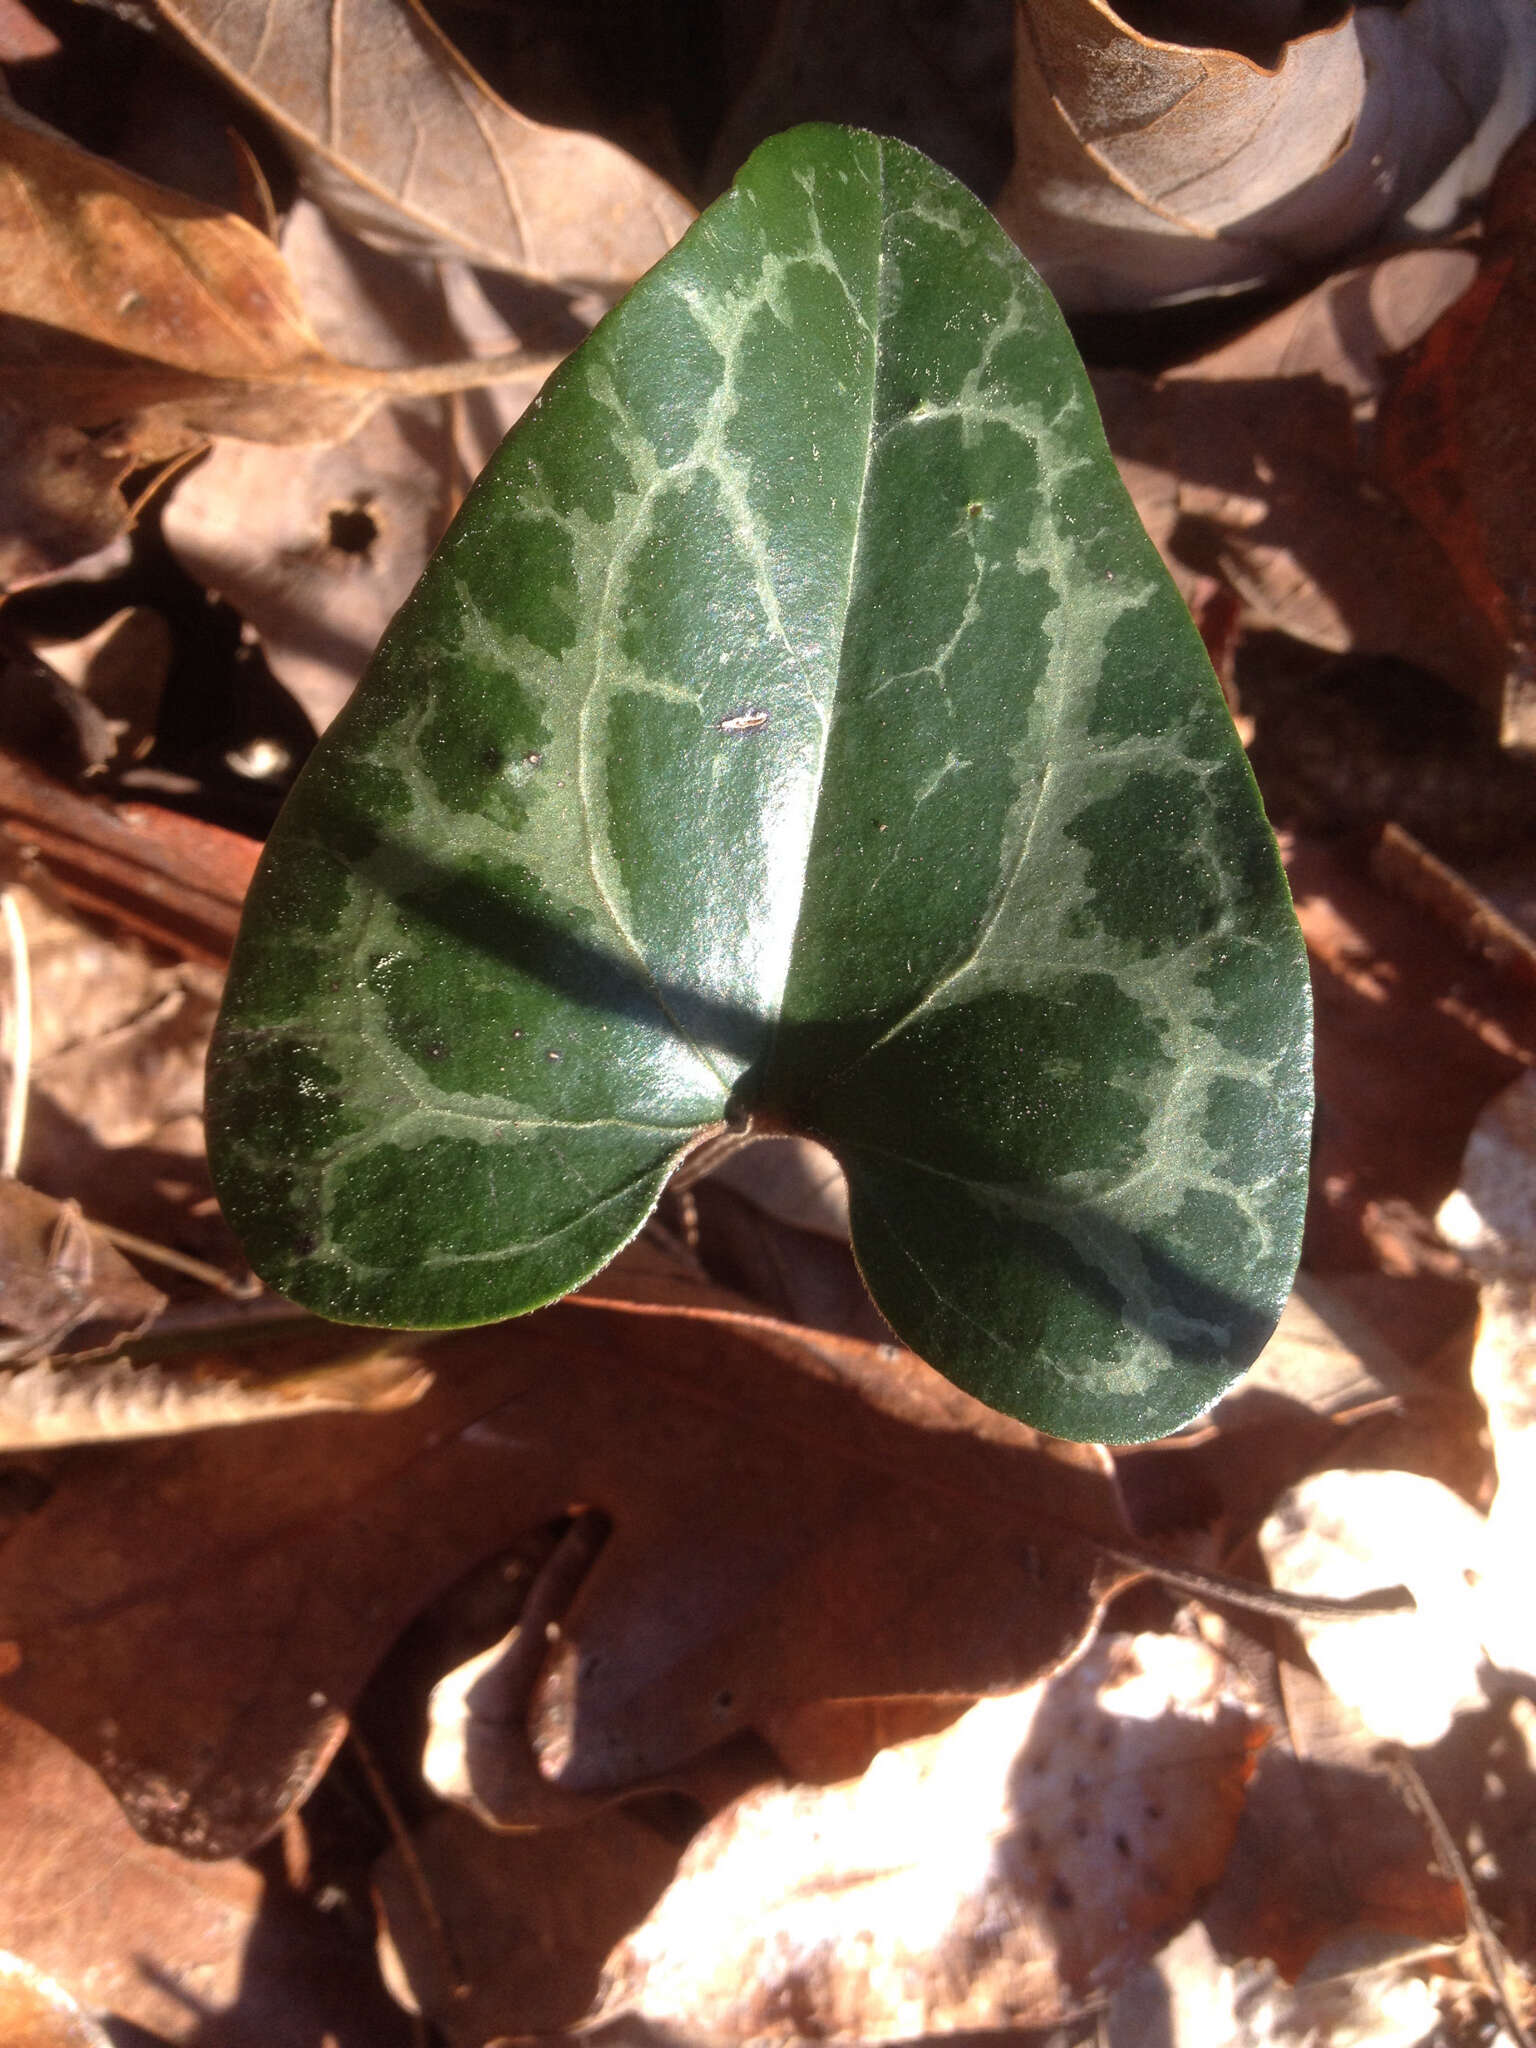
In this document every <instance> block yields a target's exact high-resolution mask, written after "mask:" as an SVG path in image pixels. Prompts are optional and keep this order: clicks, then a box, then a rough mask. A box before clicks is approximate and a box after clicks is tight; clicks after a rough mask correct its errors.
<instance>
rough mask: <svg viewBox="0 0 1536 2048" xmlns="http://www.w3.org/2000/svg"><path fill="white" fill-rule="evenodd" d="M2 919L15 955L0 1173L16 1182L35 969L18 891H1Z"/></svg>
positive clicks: (28, 1072) (28, 1076)
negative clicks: (8, 1089) (8, 1092)
mask: <svg viewBox="0 0 1536 2048" xmlns="http://www.w3.org/2000/svg"><path fill="white" fill-rule="evenodd" d="M0 919H3V920H4V923H5V936H6V942H7V944H8V945H9V947H10V954H11V997H12V1016H13V1023H12V1027H11V1090H10V1094H9V1095H8V1096H7V1098H6V1104H5V1137H4V1140H3V1143H0V1174H3V1175H4V1177H5V1178H6V1179H7V1180H14V1179H15V1178H16V1176H17V1174H18V1173H19V1172H20V1171H21V1148H22V1142H23V1140H24V1139H25V1137H26V1131H27V1092H28V1090H29V1089H30V1087H31V1085H32V968H31V962H30V959H29V956H28V953H27V934H26V929H25V927H24V926H23V924H22V922H21V911H20V909H19V907H18V905H17V902H16V892H15V890H14V889H6V890H3V891H0Z"/></svg>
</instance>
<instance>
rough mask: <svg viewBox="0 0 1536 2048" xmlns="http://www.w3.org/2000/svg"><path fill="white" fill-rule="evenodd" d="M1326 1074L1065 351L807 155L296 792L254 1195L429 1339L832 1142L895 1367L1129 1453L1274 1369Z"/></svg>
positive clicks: (254, 1112) (569, 426)
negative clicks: (681, 1169)
mask: <svg viewBox="0 0 1536 2048" xmlns="http://www.w3.org/2000/svg"><path fill="white" fill-rule="evenodd" d="M1309 1031H1310V1013H1309V1007H1308V997H1307V986H1306V976H1305V968H1304V962H1303V956H1302V951H1301V946H1300V942H1299V938H1298V934H1297V930H1296V925H1295V920H1294V917H1293V915H1292V912H1291V908H1290V903H1289V899H1288V896H1287V894H1286V889H1285V883H1284V879H1283V877H1282V875H1281V872H1280V868H1279V863H1278V858H1277V855H1276V850H1275V846H1274V842H1273V839H1272V838H1271V836H1270V833H1269V830H1268V827H1267V825H1266V823H1265V821H1264V817H1263V813H1262V810H1261V808H1260V805H1259V801H1258V796H1257V792H1256V790H1255V788H1254V786H1253V782H1252V779H1251V777H1250V775H1249V773H1248V770H1247V766H1246V763H1245V761H1244V759H1243V756H1242V753H1241V750H1240V748H1239V747H1238V744H1237V741H1236V738H1235V735H1234V732H1233V729H1232V724H1231V720H1230V718H1229V717H1228V715H1227V713H1226V710H1225V707H1224V706H1223V704H1222V700H1221V697H1220V694H1219V692H1218V690H1217V688H1216V684H1215V681H1214V678H1213V677H1212V675H1211V673H1210V669H1209V665H1208V664H1207V662H1206V660H1205V657H1204V653H1203V651H1202V649H1201V646H1200V643H1199V640H1198V638H1197V636H1196V635H1195V632H1194V629H1193V627H1192V625H1191V623H1190V620H1189V618H1188V616H1187V614H1186V613H1185V611H1184V609H1183V607H1182V605H1181V603H1180V601H1179V599H1178V597H1177V595H1176V594H1175V592H1174V590H1173V589H1172V587H1171V585H1170V584H1169V583H1168V581H1167V579H1166V577H1165V576H1164V574H1163V572H1162V570H1161V567H1160V565H1159V563H1158V561H1157V558H1156V556H1155V554H1154V552H1153V550H1152V549H1151V547H1150V545H1149V544H1148V542H1147V540H1146V539H1145V537H1144V535H1143V534H1142V532H1141V530H1140V528H1139V526H1138V524H1137V522H1136V518H1135V514H1134V513H1133V511H1132V509H1131V506H1130V503H1129V501H1128V499H1127V498H1126V496H1125V493H1124V491H1123V490H1122V488H1121V486H1120V483H1119V480H1118V478H1117V476H1116V474H1115V470H1114V467H1113V464H1112V462H1111V459H1110V457H1109V454H1108V451H1107V449H1106V447H1105V445H1104V440H1103V436H1102V433H1101V431H1100V428H1099V424H1098V419H1097V415H1096V413H1095V411H1094V407H1093V401H1092V398H1091V396H1090V394H1089V390H1088V385H1087V382H1086V379H1085V377H1084V375H1083V371H1082V368H1081V366H1080V364H1079V362H1078V360H1077V357H1076V354H1075V352H1074V350H1073V348H1072V345H1071V342H1070V339H1069V337H1068V335H1067V333H1066V330H1065V328H1064V326H1063V324H1062V321H1061V319H1060V316H1059V315H1058V313H1057V311H1056V309H1055V307H1054V305H1053V304H1052V302H1051V300H1050V297H1049V295H1048V294H1047V293H1046V291H1045V290H1044V288H1043V287H1042V286H1041V284H1040V282H1039V280H1038V279H1037V278H1036V277H1035V276H1034V274H1033V272H1032V271H1031V270H1030V269H1029V268H1028V266H1027V265H1026V264H1025V263H1024V262H1023V260H1022V259H1021V258H1020V256H1019V255H1018V253H1017V251H1016V250H1015V249H1014V248H1013V246H1012V244H1011V243H1009V242H1008V241H1007V239H1006V238H1005V237H1004V235H1003V234H1002V233H1001V231H1000V230H999V229H998V228H997V226H996V224H995V223H994V222H993V221H992V220H991V218H990V216H989V215H988V214H987V213H986V211H985V210H984V208H983V207H982V206H981V205H980V204H979V203H978V202H977V201H976V200H975V199H974V198H972V197H971V196H970V194H968V193H967V192H966V191H965V190H964V189H963V188H962V187H961V186H959V185H958V184H956V183H955V182H954V181H953V180H952V179H951V178H949V177H948V176H947V175H946V174H945V173H943V172H942V171H940V170H939V169H938V168H937V167H936V166H934V165H933V164H931V163H929V162H928V161H927V160H926V159H925V158H923V157H921V156H920V155H918V154H917V153H916V152H915V151H913V150H911V149H908V148H906V147H905V146H903V145H901V144H897V143H894V142H889V141H884V140H882V139H880V138H878V137H875V136H872V135H867V134H861V133H857V132H853V131H847V130H839V129H832V128H806V129H799V130H796V131H794V132H793V133H792V134H789V135H787V136H781V137H779V138H777V139H776V140H775V141H773V142H770V143H768V144H766V145H765V146H764V147H763V148H762V149H760V150H759V151H758V152H757V153H756V155H754V156H753V158H752V159H751V161H750V162H749V164H748V165H747V167H746V169H745V170H744V171H743V173H742V175H741V177H740V179H739V180H738V182H737V184H736V185H735V186H734V187H733V189H732V190H731V191H730V192H729V193H728V194H727V195H726V196H725V197H724V198H722V199H721V200H720V201H718V202H717V203H716V205H714V206H713V207H711V208H710V209H709V211H708V212H707V213H706V214H705V215H704V216H703V217H702V219H701V220H700V221H699V222H698V223H697V225H696V226H695V227H693V228H692V229H691V230H690V231H689V233H688V234H687V235H686V236H685V237H684V239H683V241H682V242H681V244H680V245H679V246H678V247H677V249H675V250H674V251H673V252H672V253H671V254H670V255H668V256H667V257H666V258H664V259H663V261H662V262H661V263H659V264H658V265H657V266H656V268H655V269H654V270H653V271H651V272H650V273H649V274H648V275H647V276H646V277H645V278H644V279H642V281H641V282H640V284H639V285H637V286H636V287H635V289H634V290H633V291H632V292H631V293H630V295H629V297H628V298H627V299H626V300H625V301H624V302H623V304H622V305H621V306H620V307H618V308H617V309H616V311H615V312H614V313H612V314H611V315H610V316H609V317H608V318H607V319H606V320H605V321H604V322H603V323H602V324H601V325H600V326H599V327H598V328H597V329H596V331H595V332H594V333H593V335H592V336H591V338H590V339H589V340H588V341H587V342H586V343H585V344H584V346H583V347H582V348H581V349H580V350H578V351H577V353H576V354H575V355H574V356H573V357H572V358H571V359H570V360H569V362H567V363H566V364H565V366H564V367H563V368H562V369H561V370H560V371H559V372H558V373H557V374H556V376H555V377H554V378H552V379H551V381H550V383H549V385H548V386H547V388H546V390H545V392H544V394H543V396H542V398H541V399H540V400H539V402H538V403H537V405H536V406H535V407H534V408H533V410H532V411H531V412H530V413H529V414H528V415H527V417H526V418H525V419H524V420H523V421H522V422H521V423H520V425H519V426H518V427H517V429H516V430H515V432H514V433H513V434H512V436H511V437H510V438H509V440H508V441H507V443H506V444H505V446H504V447H503V448H502V450H501V452H500V453H499V454H498V456H497V457H496V459H495V460H494V462H493V463H492V464H491V466H490V468H489V469H488V471H487V472H486V474H485V476H484V477H483V478H482V479H481V481H480V483H479V484H478V485H477V487H476V489H475V491H474V492H473V493H472V495H471V497H470V498H469V500H468V502H467V503H466V505H465V507H464V510H463V512H462V514H461V515H460V517H459V519H458V521H457V523H456V524H455V526H454V528H453V530H452V531H451V533H450V534H449V536H448V538H447V539H446V540H445V541H444V543H443V545H442V547H441V549H440V550H439V552H438V554H437V556H436V557H435V559H434V560H433V562H432V563H431V565H430V566H429V568H428V570H427V572H426V574H425V575H424V576H423V578H422V581H421V583H420V585H419V586H418V588H417V590H416V592H415V594H414V595H413V596H412V598H411V599H410V600H409V602H408V603H407V605H406V606H405V608H404V609H403V611H402V612H401V613H400V615H399V617H398V618H397V620H396V621H395V623H394V625H393V626H392V628H391V630H390V632H389V634H388V636H387V637H386V639H385V641H384V643H383V645H382V646H381V648H380V649H379V652H378V655H377V657H376V659H375V661H374V663H373V666H372V668H371V670H370V672H369V674H368V676H367V677H366V679H365V681H364V682H363V684H362V685H361V687H360V688H359V690H358V692H357V695H356V696H355V698H354V699H353V701H352V703H351V704H350V705H349V706H348V708H347V710H346V711H345V712H344V713H343V715H342V716H341V718H339V719H338V720H337V722H336V724H335V725H334V726H333V727H332V729H331V731H330V732H329V733H328V734H327V736H326V739H325V741H324V743H323V744H322V746H321V747H320V749H319V750H318V751H317V753H316V755H315V757H314V759H313V760H312V762H311V763H310V765H309V767H308V768H307V770H306V771H305V774H304V775H303V777H302V778H301V780H300V783H299V785H298V787H297V789H296V790H295V792H294V795H293V797H292V798H291V800H290V803H289V805H288V807H287V809H286V811H285V812H284V815H283V817H282V819H281V820H280V822H279V825H278V828H277V830H276V831H275V833H274V834H273V838H272V841H271V844H270V846H269V848H268V851H267V854H266V857H265V859H264V861H263V864H262V868H261V871H260V873H259V875H258V878H257V882H256V884H255V887H254V888H253V890H252V894H251V899H250V904H249V907H248V910H247V915H246V921H245V925H244V928H243V931H242V935H241V939H240V943H239V946H238V948H237V952H236V957H235V962H234V967H233V971H232V975H231V979H230V986H229V994H228V998H227V1002H226V1007H225V1012H224V1016H223V1021H222V1024H221V1028H220V1032H219V1036H218V1040H217V1043H216V1049H215V1057H214V1064H213V1071H212V1076H211V1087H210V1101H211V1111H212V1119H213V1128H214V1156H215V1166H216V1171H217V1174H218V1179H219V1185H220V1188H221V1191H222V1193H223V1196H224V1200H225V1203H226V1205H227V1208H228V1210H229V1213H230V1215H231V1217H232V1218H233V1220H234V1222H235V1224H236V1227H237V1228H238V1229H239V1230H240V1231H241V1232H242V1234H243V1235H244V1238H245V1241H246V1244H247V1248H248V1250H249V1252H250V1254H251V1256H252V1258H253V1260H254V1261H255V1263H256V1264H257V1266H258V1268H259V1269H260V1270H261V1271H262V1272H263V1273H264V1274H265V1275H266V1277H267V1278H268V1279H269V1280H270V1281H271V1282H272V1283H273V1284H274V1285H276V1286H278V1287H280V1288H282V1289H283V1290H285V1291H286V1292H288V1293H290V1294H292V1295H294V1296H295V1297H297V1298H298V1299H299V1300H301V1301H303V1302H304V1303H306V1304H307V1305H308V1306H310V1307H311V1308H314V1309H317V1310H319V1311H321V1312H322V1313H325V1314H328V1315H332V1316H336V1317H341V1318H346V1319H350V1320H354V1321H359V1322H381V1323H394V1324H399V1325H410V1326H418V1325H419V1326H439V1325H445V1324H458V1323H469V1322H474V1321H481V1320H489V1319H491V1318H494V1317H497V1316H502V1315H508V1314H515V1313H520V1312H522V1311H524V1310H526V1309H530V1308H533V1307H536V1306H538V1305H540V1304H542V1303H544V1302H547V1301H549V1300H552V1299H553V1298H555V1297H556V1296H558V1295H560V1294H562V1293H564V1292H566V1291H567V1290H569V1289H570V1288H572V1287H574V1286H576V1285H577V1284H578V1283H579V1282H581V1281H582V1280H584V1279H585V1278H586V1277H587V1276H588V1275H590V1274H591V1273H593V1272H594V1271H595V1270H597V1269H598V1268H599V1267H600V1266H601V1265H602V1264H603V1263H604V1262H605V1261H606V1260H607V1259H608V1258H609V1257H610V1256H611V1255H612V1254H613V1253H614V1252H615V1251H616V1250H617V1249H618V1248H619V1247H620V1246H621V1245H622V1244H623V1243H624V1242H625V1241H626V1240H627V1239H628V1238H629V1237H631V1236H632V1235H633V1234H634V1232H635V1231H636V1230H638V1229H639V1228H640V1226H641V1225H642V1223H643V1222H644V1220H645V1218H646V1217H647V1215H648V1214H649V1213H650V1210H651V1208H652V1206H653V1205H654V1203H655V1201H656V1199H657V1196H658V1194H659V1192H660V1189H661V1187H662V1185H663V1183H664V1182H665V1179H666V1177H667V1175H668V1173H669V1172H670V1171H671V1169H672V1168H673V1166H674V1165H675V1164H676V1162H677V1160H678V1158H679V1157H680V1155H681V1154H682V1153H683V1152H684V1151H685V1150H686V1149H687V1148H688V1147H689V1146H690V1145H691V1144H693V1143H694V1142H695V1141H696V1140H697V1139H698V1137H699V1136H700V1135H701V1133H703V1132H706V1131H709V1130H712V1129H714V1128H717V1127H719V1126H720V1125H721V1124H735V1125H741V1124H744V1123H747V1122H749V1121H750V1123H751V1125H752V1126H753V1127H754V1128H757V1129H761V1130H774V1129H795V1130H802V1131H807V1132H810V1133H811V1134H813V1135H814V1136H816V1137H818V1138H820V1139H821V1140H822V1141H823V1142H825V1143H826V1144H827V1145H829V1146H830V1147H831V1148H832V1150H833V1151H834V1152H835V1153H836V1154H837V1156H838V1157H839V1158H840V1160H841V1161H842V1163H843V1165H844V1167H845V1168H846V1170H847V1173H848V1177H849V1182H850V1189H851V1211H852V1219H853V1232H854V1246H855V1250H856V1252H857V1255H858V1257H859V1260H860V1263H861V1266H862V1268H863V1271H864V1274H865V1277H866V1279H867V1281H868V1283H869V1286H870V1289H871V1291H872V1293H873V1295H874V1297H875V1300H876V1301H877V1303H878V1304H879V1306H880V1307H881V1309H882V1310H883V1311H884V1313H885V1315H886V1316H887V1317H888V1319H889V1320H890V1322H891V1324H892V1326H893V1327H894V1328H895V1330H896V1331H897V1333H898V1334H899V1335H900V1336H901V1337H902V1338H903V1339H904V1340H905V1341H906V1342H907V1343H909V1344H910V1345H912V1346H913V1347H914V1348H915V1349H916V1350H917V1351H918V1352H920V1353H921V1354H922V1355H923V1356H924V1357H925V1358H927V1359H928V1360H930V1362H931V1363H933V1364H934V1365H936V1366H938V1367H939V1368H940V1369H942V1370H943V1371H944V1372H946V1373H948V1374H949V1375H950V1376H951V1377H952V1378H953V1379H955V1380H956V1381H958V1382H959V1383H960V1384H961V1385H963V1386H965V1387H967V1388H968V1389H970V1390H971V1391H973V1392H974V1393H976V1394H978V1395H980V1396H981V1397H982V1398H983V1399H984V1400H986V1401H988V1402H990V1403H992V1404H994V1405H995V1406H997V1407H999V1408H1003V1409H1006V1410H1009V1411H1010V1412H1012V1413H1014V1414H1016V1415H1021V1416H1023V1417H1025V1418H1026V1419H1028V1420H1030V1421H1032V1422H1035V1423H1037V1424H1038V1425H1040V1426H1042V1427H1045V1428H1047V1429H1050V1430H1054V1431H1056V1432H1058V1433H1060V1434H1064V1435H1074V1436H1080V1437H1089V1438H1104V1439H1110V1440H1124V1439H1132V1438H1137V1437H1144V1436H1148V1435H1153V1434H1156V1433H1158V1432H1160V1431H1163V1430H1166V1429H1168V1428H1171V1427H1173V1426H1175V1425H1176V1424H1178V1423H1179V1422H1181V1421H1183V1420H1184V1419H1186V1418H1187V1417H1188V1416H1190V1415H1192V1414H1194V1413H1196V1412H1198V1411H1199V1410H1200V1409H1201V1408H1202V1407H1204V1406H1205V1405H1207V1404H1208V1403H1209V1402H1210V1401H1211V1400H1212V1399H1213V1398H1214V1397H1215V1396H1216V1395H1217V1394H1218V1393H1219V1392H1220V1390H1221V1389H1222V1388H1223V1387H1224V1386H1225V1385H1227V1384H1228V1383H1229V1382H1230V1380H1231V1379H1232V1378H1233V1377H1234V1376H1235V1374H1236V1373H1238V1372H1239V1371H1241V1370H1242V1368H1243V1367H1244V1366H1245V1365H1246V1364H1247V1363H1248V1362H1249V1361H1250V1360H1251V1358H1252V1357H1253V1355H1254V1353H1255V1352H1256V1350H1257V1349H1258V1347H1259V1345H1260V1344H1261V1343H1262V1341H1263V1340H1264V1337H1265V1336H1266V1334H1267V1332H1268V1329H1269V1327H1270V1325H1271V1323H1272V1321H1273V1319H1274V1317H1275V1315H1276V1314H1277V1313H1278V1310H1279V1306H1280V1303H1281V1302H1282V1300H1283V1298H1284V1296H1285V1293H1286V1290H1287V1288H1288V1286H1289V1283H1290V1279H1291V1273H1292V1269H1293V1266H1294V1263H1295V1258H1296V1252H1297V1245H1298V1241H1299V1234H1300V1223H1301V1212H1302V1202H1303V1195H1304V1186H1305V1156H1306V1143H1307V1133H1308V1124H1309V1117H1310V1109H1311V1079H1310V1057H1309V1053H1310V1048H1309ZM616 1369H619V1368H618V1367H617V1366H616Z"/></svg>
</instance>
